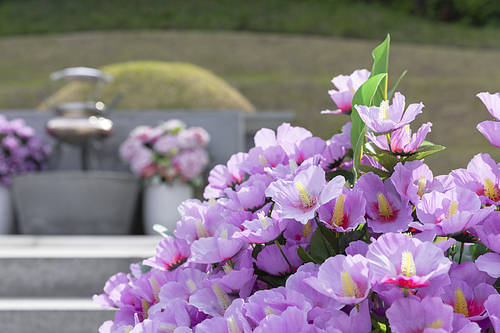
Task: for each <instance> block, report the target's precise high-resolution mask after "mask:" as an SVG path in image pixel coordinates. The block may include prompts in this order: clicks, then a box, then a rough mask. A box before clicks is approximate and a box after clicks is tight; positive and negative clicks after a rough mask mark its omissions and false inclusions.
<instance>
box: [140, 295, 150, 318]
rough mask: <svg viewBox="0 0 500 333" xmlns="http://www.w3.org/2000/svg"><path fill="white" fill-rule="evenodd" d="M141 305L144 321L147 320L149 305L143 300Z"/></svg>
mask: <svg viewBox="0 0 500 333" xmlns="http://www.w3.org/2000/svg"><path fill="white" fill-rule="evenodd" d="M141 304H142V315H143V316H144V319H147V318H148V311H149V303H148V301H146V300H145V299H144V298H143V299H142V301H141Z"/></svg>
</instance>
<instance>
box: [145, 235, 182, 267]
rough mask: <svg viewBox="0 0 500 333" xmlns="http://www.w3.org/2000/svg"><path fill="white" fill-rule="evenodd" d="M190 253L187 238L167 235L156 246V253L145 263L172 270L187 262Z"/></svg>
mask: <svg viewBox="0 0 500 333" xmlns="http://www.w3.org/2000/svg"><path fill="white" fill-rule="evenodd" d="M189 255H190V251H189V245H188V243H187V242H186V241H185V240H183V239H177V238H174V237H171V236H167V237H165V238H164V239H162V240H161V241H160V242H159V243H158V245H157V246H156V255H155V256H154V257H152V258H149V259H146V260H144V261H143V264H144V265H147V266H151V267H155V268H158V269H160V270H167V271H171V270H174V269H176V268H177V267H179V266H181V265H182V264H183V263H185V262H186V261H187V259H188V258H189Z"/></svg>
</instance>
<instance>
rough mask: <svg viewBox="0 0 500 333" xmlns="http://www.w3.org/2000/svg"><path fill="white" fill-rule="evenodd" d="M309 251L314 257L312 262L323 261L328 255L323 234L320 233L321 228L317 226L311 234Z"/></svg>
mask: <svg viewBox="0 0 500 333" xmlns="http://www.w3.org/2000/svg"><path fill="white" fill-rule="evenodd" d="M309 252H310V254H311V256H312V257H313V258H314V262H316V263H318V264H321V263H323V262H324V261H325V260H326V259H327V258H329V257H330V254H329V252H328V248H327V246H326V243H325V239H324V238H323V235H322V234H321V230H320V229H319V228H317V229H316V231H314V233H313V235H312V236H311V243H310V245H309Z"/></svg>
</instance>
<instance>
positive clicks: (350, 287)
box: [341, 271, 361, 297]
mask: <svg viewBox="0 0 500 333" xmlns="http://www.w3.org/2000/svg"><path fill="white" fill-rule="evenodd" d="M341 276H342V290H343V291H344V296H348V297H361V294H360V292H359V290H358V287H357V286H356V283H354V281H353V280H352V277H351V275H350V274H349V272H346V271H343V272H342V273H341Z"/></svg>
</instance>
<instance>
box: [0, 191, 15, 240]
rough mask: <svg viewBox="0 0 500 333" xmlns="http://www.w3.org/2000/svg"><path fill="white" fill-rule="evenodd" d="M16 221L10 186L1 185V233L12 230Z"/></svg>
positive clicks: (7, 232)
mask: <svg viewBox="0 0 500 333" xmlns="http://www.w3.org/2000/svg"><path fill="white" fill-rule="evenodd" d="M13 222H14V215H13V207H12V199H11V195H10V190H9V188H8V187H5V186H2V185H0V234H9V233H11V232H12V228H13Z"/></svg>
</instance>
